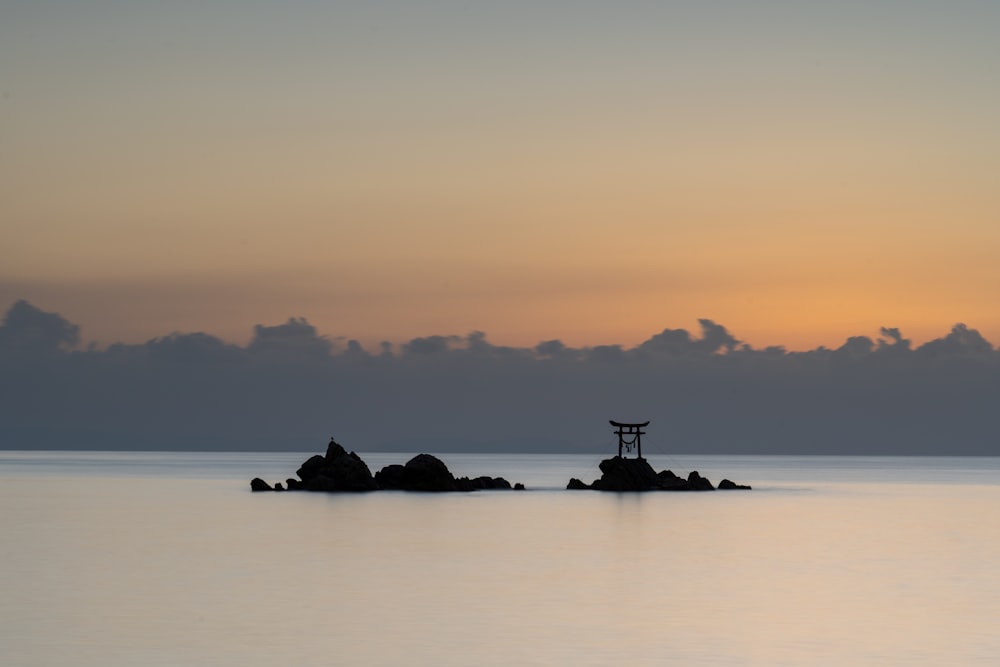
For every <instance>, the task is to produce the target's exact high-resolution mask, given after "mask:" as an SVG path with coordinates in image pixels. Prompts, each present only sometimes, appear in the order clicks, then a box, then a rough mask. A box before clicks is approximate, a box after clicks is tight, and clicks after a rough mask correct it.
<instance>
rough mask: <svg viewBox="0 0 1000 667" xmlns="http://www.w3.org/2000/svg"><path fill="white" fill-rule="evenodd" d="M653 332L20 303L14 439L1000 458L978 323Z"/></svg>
mask: <svg viewBox="0 0 1000 667" xmlns="http://www.w3.org/2000/svg"><path fill="white" fill-rule="evenodd" d="M700 326H701V332H700V335H698V336H692V335H691V334H690V333H689V332H687V331H685V330H683V329H666V330H664V331H662V332H661V333H659V334H656V335H655V336H653V337H652V338H650V339H649V340H647V341H645V342H644V343H642V344H641V345H638V346H636V347H633V348H623V347H621V346H618V345H601V346H596V347H587V348H572V347H568V346H566V345H564V344H563V343H562V342H560V341H558V340H551V341H545V342H542V343H539V344H538V345H537V346H535V347H534V348H513V347H502V346H497V345H493V344H491V343H490V342H489V341H488V340H487V339H486V336H485V335H483V334H482V333H479V332H476V333H472V334H469V335H467V336H428V337H425V338H415V339H413V340H411V341H409V342H408V343H405V344H403V345H398V346H393V345H389V344H388V343H384V344H383V345H382V346H381V347H380V349H377V350H366V349H363V348H362V346H361V345H359V344H358V343H357V342H356V341H341V340H334V339H329V338H326V337H323V336H320V335H318V334H317V332H316V330H315V329H314V328H313V327H312V326H311V325H310V324H309V323H308V322H307V321H306V320H305V319H290V320H288V322H286V323H284V324H280V325H277V326H263V325H258V326H257V327H255V329H254V336H253V339H252V341H251V342H250V344H249V345H247V346H246V347H240V346H237V345H232V344H229V343H226V342H224V341H222V340H219V339H218V338H215V337H213V336H209V335H207V334H204V333H190V334H171V335H169V336H165V337H163V338H156V339H154V340H151V341H149V342H147V343H145V344H142V345H126V344H115V345H111V346H110V347H107V348H97V347H96V346H89V347H86V346H82V345H81V336H80V330H79V328H78V327H77V326H75V325H73V324H71V323H69V322H67V321H66V320H64V319H63V318H62V317H60V316H59V315H57V314H55V313H47V312H44V311H42V310H39V309H38V308H36V307H35V306H33V305H31V304H29V303H27V302H26V301H18V302H17V303H15V304H14V305H13V306H12V307H11V308H10V309H9V310H8V311H7V313H6V316H5V318H4V320H3V323H2V325H0V448H7V449H165V450H166V449H190V450H290V451H314V450H315V449H316V448H317V447H318V446H321V445H323V444H325V442H326V438H328V437H329V436H331V435H334V436H336V437H337V439H338V440H339V441H340V442H343V443H344V444H345V445H346V446H347V447H349V448H352V449H357V450H359V451H380V450H381V451H391V450H405V451H418V450H419V451H434V452H443V451H548V452H558V451H583V452H595V453H598V452H599V453H606V452H607V451H609V447H610V437H611V436H610V427H609V426H608V423H607V420H608V419H618V420H621V421H629V420H646V419H649V420H652V424H651V426H650V432H649V436H648V441H649V445H648V446H647V447H646V451H650V452H655V453H817V454H823V453H825V454H836V453H845V454H979V455H1000V444H998V443H1000V407H998V403H1000V401H998V399H1000V352H998V351H997V350H996V349H994V347H993V346H992V345H991V344H990V343H989V342H988V341H986V340H985V339H984V338H983V337H982V336H981V335H980V334H979V333H978V332H977V331H976V330H975V329H969V328H967V327H966V326H965V325H961V324H958V325H955V327H953V328H952V330H951V332H950V333H948V334H947V335H945V336H943V337H941V338H938V339H936V340H933V341H930V342H929V343H926V344H924V345H921V346H919V347H913V346H912V345H911V344H910V341H908V340H907V339H906V338H904V337H903V335H902V334H901V333H900V332H899V331H898V330H897V329H888V328H886V329H882V330H881V333H880V336H879V337H878V338H877V339H874V340H873V339H871V338H868V337H865V336H856V337H852V338H849V339H848V340H847V341H846V342H845V343H844V344H843V345H842V346H841V347H839V348H837V349H827V348H822V347H821V348H818V349H815V350H811V351H808V352H788V351H786V350H785V349H783V348H777V347H772V348H767V349H753V348H751V347H749V346H747V345H744V344H742V343H740V341H739V340H737V339H736V338H734V337H733V335H732V334H730V333H729V332H728V331H727V330H726V329H725V327H723V326H720V325H718V324H715V323H714V322H712V321H710V320H701V321H700Z"/></svg>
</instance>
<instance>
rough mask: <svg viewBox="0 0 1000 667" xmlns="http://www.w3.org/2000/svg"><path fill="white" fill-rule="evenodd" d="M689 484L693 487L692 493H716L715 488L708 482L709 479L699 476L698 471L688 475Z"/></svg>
mask: <svg viewBox="0 0 1000 667" xmlns="http://www.w3.org/2000/svg"><path fill="white" fill-rule="evenodd" d="M687 481H688V484H690V485H691V490H692V491H714V490H715V487H714V486H712V483H711V482H710V481H708V479H707V478H705V477H702V476H701V475H699V474H698V471H697V470H692V471H691V474H690V475H688V480H687Z"/></svg>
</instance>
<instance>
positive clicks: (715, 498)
mask: <svg viewBox="0 0 1000 667" xmlns="http://www.w3.org/2000/svg"><path fill="white" fill-rule="evenodd" d="M313 453H316V452H301V453H280V454H277V453H263V454H262V453H189V452H185V453H181V452H171V453H155V452H144V453H134V452H132V453H127V452H27V451H2V452H0V535H2V541H0V665H5V666H8V665H9V666H11V667H64V666H69V665H72V666H74V667H119V666H120V667H126V666H127V667H134V666H136V665H143V666H146V667H156V666H163V667H166V666H171V667H174V666H177V667H181V666H184V667H197V666H215V665H218V666H232V667H236V666H239V667H253V666H257V665H260V666H265V665H266V666H268V667H271V666H273V665H303V666H311V665H317V666H319V665H351V666H367V665H386V666H389V665H456V666H457V665H461V666H468V665H695V666H696V665H761V666H764V665H766V666H768V667H773V666H774V665H836V666H838V667H841V666H843V665H854V666H857V665H945V664H947V665H995V664H997V660H998V656H1000V458H992V457H991V458H968V457H966V458H949V457H920V458H908V457H823V456H738V457H737V456H651V457H648V458H649V459H650V462H651V463H652V465H653V467H654V468H656V469H657V470H661V469H664V468H669V469H671V470H673V471H674V472H676V473H678V474H684V475H686V474H687V473H688V472H690V471H691V470H698V471H699V472H700V473H701V474H702V475H703V476H705V477H708V478H709V479H710V480H711V481H712V482H713V483H718V482H719V481H720V480H721V479H722V478H724V477H725V478H729V479H731V480H733V481H735V482H738V483H743V484H750V485H752V486H753V490H752V491H717V492H702V493H645V494H642V493H602V492H596V491H567V490H565V486H566V483H567V482H568V481H569V479H570V478H571V477H577V478H580V479H582V480H584V481H586V482H590V481H592V480H593V479H595V478H597V477H599V476H600V471H599V470H598V468H597V465H598V463H599V461H600V458H602V457H601V456H593V455H541V454H538V455H492V454H491V455H486V454H440V455H439V456H440V458H441V459H442V460H443V461H444V462H445V463H446V464H447V465H448V466H449V467H450V468H451V470H452V471H453V472H454V473H455V474H456V475H469V476H478V475H484V474H485V475H490V476H503V477H505V478H506V479H508V480H509V481H511V482H522V483H524V484H525V485H526V487H527V490H525V491H518V492H515V491H479V492H474V493H464V494H462V493H456V494H417V493H406V492H376V493H368V494H358V495H355V494H315V493H306V492H296V493H251V491H250V486H249V481H250V479H251V478H253V477H262V478H264V479H266V480H268V481H271V482H274V481H281V480H284V479H285V478H286V477H291V476H293V475H294V471H295V470H296V468H297V467H298V466H299V464H301V463H302V461H304V460H305V459H306V458H308V456H310V455H311V454H313ZM359 453H360V455H361V456H362V457H363V458H364V459H365V460H366V462H367V463H368V464H369V467H371V468H372V470H373V471H374V470H377V469H378V468H380V467H382V466H383V465H386V464H388V463H404V462H405V461H406V460H407V459H408V455H406V454H388V453H370V454H368V453H365V452H359Z"/></svg>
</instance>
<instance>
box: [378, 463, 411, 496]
mask: <svg viewBox="0 0 1000 667" xmlns="http://www.w3.org/2000/svg"><path fill="white" fill-rule="evenodd" d="M404 470H405V469H404V468H403V466H401V465H400V464H398V463H393V464H391V465H387V466H386V467H384V468H382V469H381V470H379V471H378V472H377V473H375V483H376V484H378V488H380V489H386V490H394V489H398V490H402V488H403V471H404Z"/></svg>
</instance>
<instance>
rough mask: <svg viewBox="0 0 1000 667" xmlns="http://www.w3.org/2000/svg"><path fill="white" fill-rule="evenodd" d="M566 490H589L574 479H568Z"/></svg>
mask: <svg viewBox="0 0 1000 667" xmlns="http://www.w3.org/2000/svg"><path fill="white" fill-rule="evenodd" d="M566 488H567V489H568V490H570V491H585V490H589V489H590V487H589V486H587V485H586V484H584V483H583V482H581V481H580V480H578V479H577V478H576V477H571V478H570V480H569V484H567V485H566Z"/></svg>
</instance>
